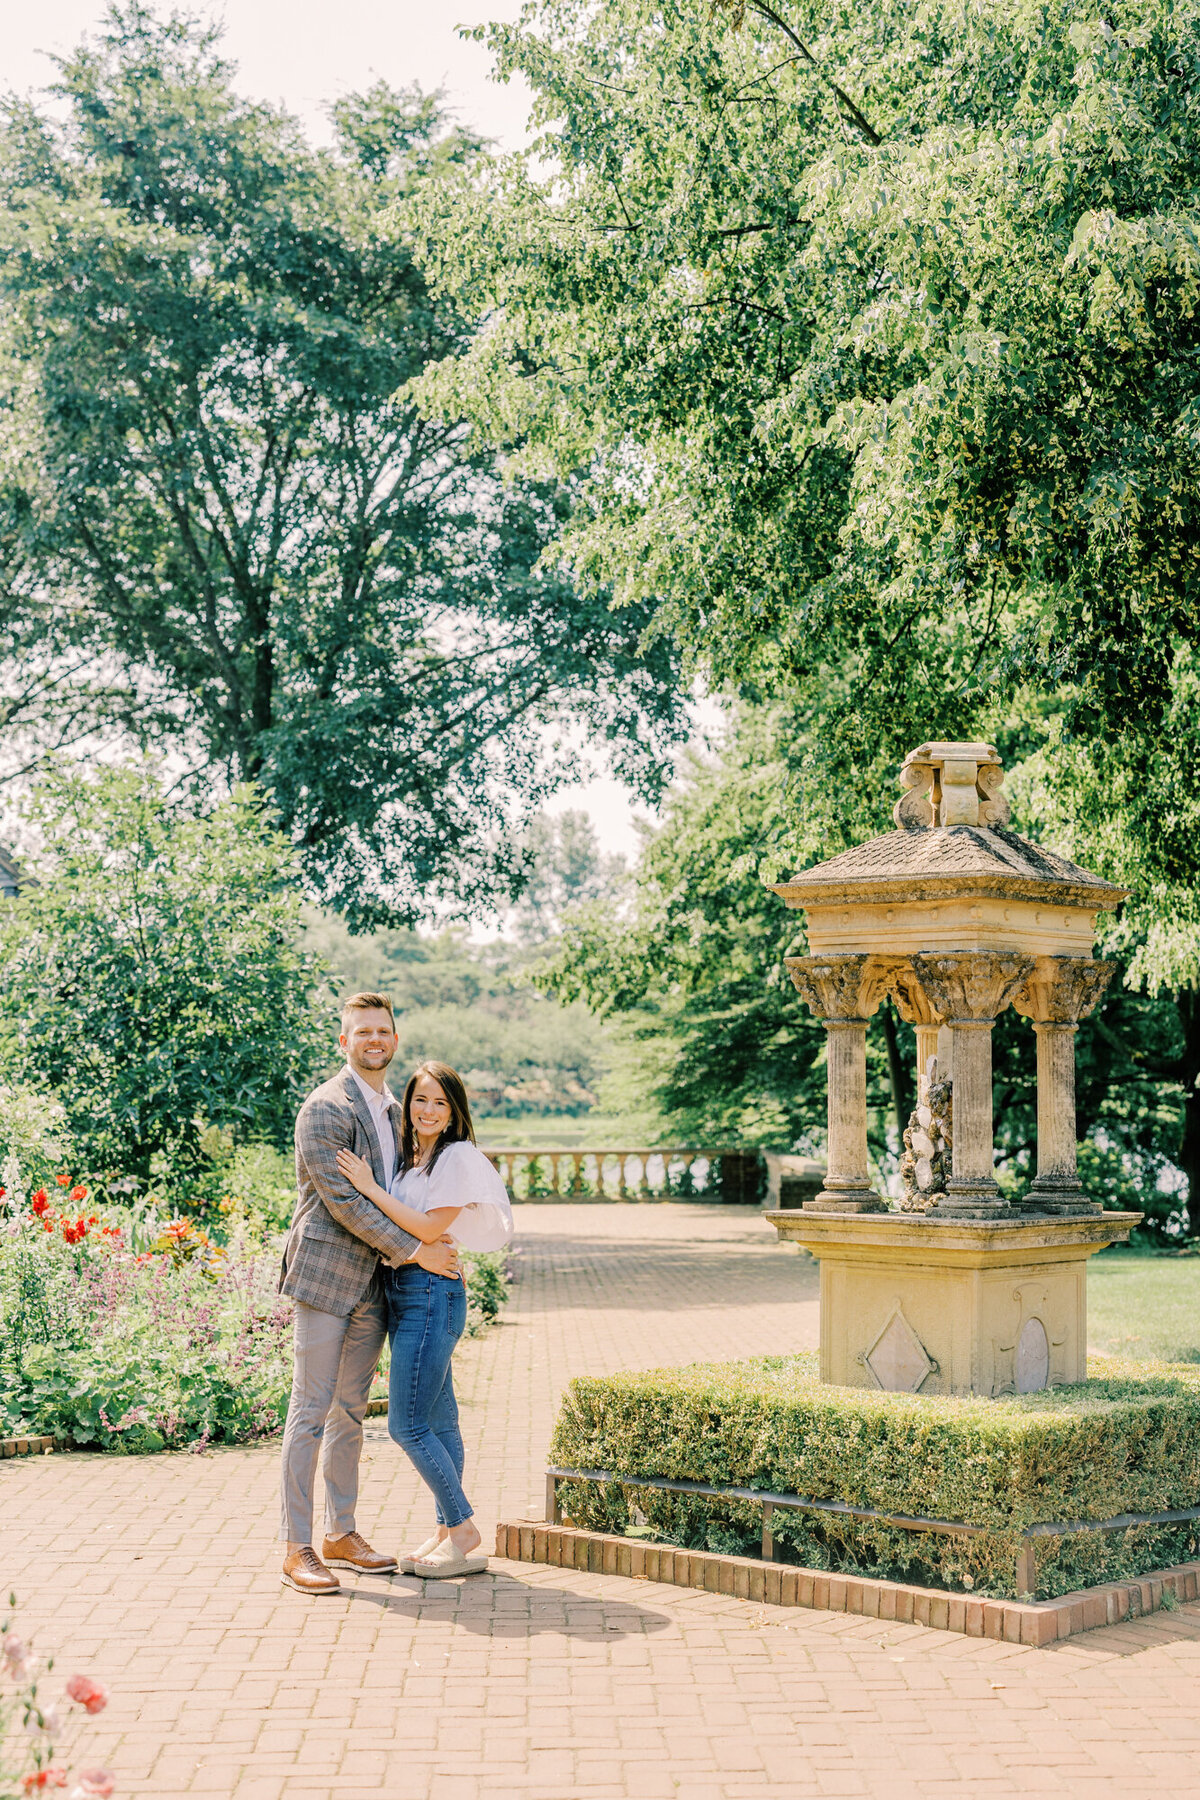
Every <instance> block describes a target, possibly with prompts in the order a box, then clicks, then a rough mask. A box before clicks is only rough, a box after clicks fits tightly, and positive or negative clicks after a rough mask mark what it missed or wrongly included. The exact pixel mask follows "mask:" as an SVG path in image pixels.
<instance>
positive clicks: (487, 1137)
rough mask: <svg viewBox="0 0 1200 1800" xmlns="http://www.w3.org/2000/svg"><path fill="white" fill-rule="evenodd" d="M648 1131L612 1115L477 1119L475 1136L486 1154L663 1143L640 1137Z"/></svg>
mask: <svg viewBox="0 0 1200 1800" xmlns="http://www.w3.org/2000/svg"><path fill="white" fill-rule="evenodd" d="M645 1130H646V1126H645V1124H639V1123H638V1122H637V1121H636V1120H633V1121H631V1120H629V1119H619V1118H614V1117H613V1116H612V1115H611V1114H609V1113H594V1112H592V1113H582V1114H580V1115H579V1116H578V1117H576V1118H568V1117H565V1116H561V1117H551V1118H544V1117H539V1116H537V1115H536V1114H535V1115H526V1116H525V1117H524V1118H520V1119H495V1118H488V1117H487V1115H486V1114H485V1115H483V1116H480V1115H479V1114H476V1117H475V1135H476V1137H477V1138H478V1139H479V1142H480V1144H481V1145H482V1146H483V1148H484V1149H485V1150H632V1149H638V1148H641V1149H645V1150H649V1149H650V1148H651V1147H652V1146H653V1145H654V1144H655V1143H661V1141H662V1139H661V1136H660V1135H656V1133H655V1132H651V1134H650V1135H649V1137H645V1136H643V1135H641V1134H642V1133H644V1132H645ZM668 1141H670V1140H668Z"/></svg>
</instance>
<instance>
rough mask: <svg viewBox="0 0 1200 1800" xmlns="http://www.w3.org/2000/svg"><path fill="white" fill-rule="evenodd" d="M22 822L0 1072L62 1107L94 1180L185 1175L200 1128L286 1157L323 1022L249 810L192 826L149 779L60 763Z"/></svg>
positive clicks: (319, 985)
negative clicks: (22, 874) (27, 861)
mask: <svg viewBox="0 0 1200 1800" xmlns="http://www.w3.org/2000/svg"><path fill="white" fill-rule="evenodd" d="M29 810H30V818H31V823H32V824H33V825H34V826H35V827H36V829H37V833H38V837H39V840H40V844H41V849H40V852H38V853H37V854H36V855H35V856H34V857H33V858H32V859H31V867H30V873H31V874H32V875H34V877H35V880H33V881H32V882H31V883H30V884H29V885H28V886H26V887H25V888H23V890H22V892H21V894H20V896H19V898H18V899H16V900H9V901H5V902H3V903H2V904H0V1035H2V1036H3V1037H4V1039H5V1054H6V1064H7V1066H8V1068H9V1070H10V1071H11V1072H12V1073H15V1074H17V1075H18V1076H20V1077H22V1078H24V1079H26V1080H27V1081H28V1082H29V1083H30V1085H31V1086H34V1087H36V1088H37V1089H38V1091H40V1092H42V1093H46V1092H51V1093H53V1094H55V1095H56V1096H57V1097H58V1098H59V1099H61V1101H62V1103H63V1105H64V1106H65V1108H66V1112H67V1118H68V1122H69V1125H70V1129H71V1135H72V1138H73V1139H74V1141H75V1142H76V1144H77V1145H78V1146H79V1148H80V1150H81V1152H82V1154H83V1155H84V1156H85V1157H86V1159H87V1163H88V1166H89V1167H90V1168H92V1169H95V1170H98V1171H99V1170H103V1171H107V1172H108V1173H110V1174H116V1175H119V1176H122V1177H128V1176H133V1177H135V1178H138V1179H140V1180H143V1181H145V1180H148V1179H149V1178H150V1177H151V1176H152V1175H159V1174H164V1173H166V1172H168V1171H170V1172H173V1173H175V1174H179V1173H181V1172H187V1171H191V1172H194V1171H195V1170H196V1169H197V1168H198V1167H202V1166H203V1165H204V1154H203V1145H204V1140H205V1133H206V1131H207V1130H208V1129H209V1127H211V1126H213V1125H215V1126H218V1127H221V1128H225V1129H227V1130H231V1131H232V1132H233V1133H235V1135H236V1136H237V1137H238V1138H240V1139H242V1140H250V1141H253V1140H255V1139H257V1140H262V1141H266V1142H270V1143H274V1144H276V1145H278V1146H279V1147H280V1148H281V1149H282V1148H284V1147H286V1146H287V1145H288V1144H290V1142H291V1137H292V1126H293V1123H294V1120H295V1113H296V1107H297V1106H298V1105H299V1103H300V1100H301V1099H302V1098H303V1096H304V1093H305V1091H306V1088H307V1087H309V1086H310V1085H311V1083H312V1078H313V1075H314V1072H316V1071H317V1070H319V1069H320V1068H321V1067H322V1066H323V1064H324V1063H325V1062H326V1061H327V1060H328V1057H329V1054H330V1049H331V1045H332V1039H333V1036H334V1029H333V1028H334V1025H335V1023H336V1015H335V1013H334V1010H333V1006H332V997H331V996H329V995H328V994H327V992H326V991H325V984H324V978H323V970H322V966H321V964H320V962H319V961H318V959H317V958H316V957H314V956H313V955H312V953H311V952H310V951H309V950H308V949H306V948H305V946H304V943H303V941H302V933H301V916H300V900H299V896H298V893H297V891H296V888H297V883H296V868H295V858H294V854H293V852H292V850H291V847H290V846H289V844H288V843H287V840H286V839H285V838H284V837H283V836H282V834H281V833H280V832H279V831H278V830H277V829H276V828H275V827H274V826H273V825H272V823H271V822H270V820H269V819H268V818H267V817H266V816H265V815H264V811H263V807H262V804H261V796H259V795H257V794H255V793H254V792H253V791H252V790H250V789H248V788H239V789H236V790H235V791H234V792H233V794H232V795H230V796H229V797H228V798H227V799H225V800H223V801H222V802H220V803H219V804H218V805H216V806H213V807H211V808H209V809H208V810H207V812H205V813H204V814H203V816H200V815H197V814H196V813H195V812H194V811H192V810H190V809H187V808H181V807H180V806H178V805H177V804H176V805H172V804H170V803H169V802H168V801H167V799H166V798H165V797H164V794H163V789H162V784H161V781H160V780H159V777H158V774H157V772H156V771H155V770H154V769H153V767H152V766H151V765H150V764H148V763H134V764H124V765H116V766H112V765H102V766H100V767H99V768H97V769H95V770H94V771H92V772H91V773H90V774H87V773H84V772H83V771H82V770H81V769H79V767H78V766H76V765H72V764H69V763H66V762H63V763H60V764H52V765H50V766H49V767H48V768H47V769H45V770H43V772H42V774H41V776H40V778H39V780H38V782H37V784H36V785H35V787H34V790H33V793H32V796H31V799H30V806H29ZM322 1001H324V1005H323V1006H321V1004H320V1002H322Z"/></svg>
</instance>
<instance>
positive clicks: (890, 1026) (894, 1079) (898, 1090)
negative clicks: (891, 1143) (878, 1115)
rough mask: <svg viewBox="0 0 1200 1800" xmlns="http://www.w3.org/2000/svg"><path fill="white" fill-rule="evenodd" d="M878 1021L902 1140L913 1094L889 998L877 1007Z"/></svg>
mask: <svg viewBox="0 0 1200 1800" xmlns="http://www.w3.org/2000/svg"><path fill="white" fill-rule="evenodd" d="M879 1023H880V1025H881V1026H882V1027H883V1041H884V1043H885V1044H886V1045H887V1059H888V1075H889V1077H890V1079H891V1084H892V1110H893V1112H894V1113H895V1115H896V1131H897V1133H898V1134H899V1137H900V1140H901V1142H903V1139H904V1128H905V1126H906V1125H907V1124H908V1120H909V1115H910V1113H911V1112H912V1109H913V1105H914V1101H915V1095H914V1093H913V1084H912V1069H911V1067H910V1066H909V1065H910V1061H911V1059H909V1058H906V1057H905V1055H904V1051H903V1049H902V1048H901V1045H900V1033H899V1032H898V1031H897V1029H896V1009H895V1007H894V1006H893V1005H892V1002H891V1001H890V1000H885V1001H884V1003H883V1005H882V1006H881V1007H880V1009H879Z"/></svg>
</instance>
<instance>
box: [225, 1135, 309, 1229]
mask: <svg viewBox="0 0 1200 1800" xmlns="http://www.w3.org/2000/svg"><path fill="white" fill-rule="evenodd" d="M222 1148H223V1147H222ZM214 1173H215V1175H216V1176H217V1178H218V1180H217V1185H218V1186H219V1187H220V1189H221V1194H220V1198H219V1199H218V1201H217V1213H218V1214H219V1215H220V1217H221V1218H222V1220H223V1221H224V1223H225V1226H226V1229H233V1230H238V1229H241V1230H244V1231H246V1232H248V1233H250V1234H251V1235H252V1236H257V1237H259V1238H264V1239H265V1238H270V1237H273V1236H275V1235H277V1234H278V1233H279V1232H283V1231H286V1230H287V1228H288V1226H289V1225H290V1224H291V1222H292V1213H293V1212H294V1211H295V1207H296V1161H295V1157H294V1156H293V1155H291V1154H287V1153H285V1152H284V1151H282V1150H277V1149H276V1148H275V1146H274V1145H273V1144H234V1145H233V1146H232V1147H231V1149H230V1151H229V1154H228V1156H227V1157H224V1156H223V1157H222V1161H221V1162H220V1163H219V1164H218V1165H217V1166H216V1168H215V1170H214Z"/></svg>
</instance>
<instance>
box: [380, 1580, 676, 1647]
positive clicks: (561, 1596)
mask: <svg viewBox="0 0 1200 1800" xmlns="http://www.w3.org/2000/svg"><path fill="white" fill-rule="evenodd" d="M432 1585H433V1584H431V1585H430V1587H429V1588H427V1589H426V1590H425V1591H424V1592H422V1588H421V1584H420V1583H419V1582H418V1581H417V1579H416V1577H415V1576H411V1577H410V1576H405V1575H400V1576H397V1577H396V1578H395V1579H394V1580H393V1581H392V1582H391V1584H390V1585H389V1586H388V1587H385V1588H376V1587H366V1586H357V1587H352V1588H351V1587H347V1588H346V1589H345V1594H346V1597H347V1599H349V1600H351V1601H354V1602H356V1603H358V1604H360V1605H365V1606H377V1607H379V1608H380V1609H381V1610H382V1611H383V1612H385V1613H396V1614H400V1615H401V1616H402V1617H404V1618H406V1619H412V1620H416V1621H418V1622H419V1621H420V1620H422V1619H428V1620H430V1621H431V1622H432V1621H433V1620H440V1621H446V1620H449V1621H450V1623H451V1624H453V1625H456V1626H458V1627H459V1628H460V1629H461V1630H463V1631H468V1632H471V1633H473V1634H474V1635H475V1636H476V1637H490V1638H507V1639H511V1640H515V1641H519V1640H521V1639H525V1638H531V1637H537V1636H539V1635H540V1634H541V1633H542V1632H548V1631H549V1632H556V1633H558V1634H559V1635H560V1636H562V1637H570V1638H582V1639H584V1640H588V1639H590V1640H591V1641H592V1642H593V1643H612V1642H613V1641H614V1640H615V1639H617V1638H622V1637H644V1636H645V1635H646V1634H647V1633H649V1632H657V1631H665V1630H666V1629H667V1627H668V1626H669V1625H670V1624H671V1620H670V1619H669V1618H668V1617H667V1616H666V1614H665V1613H658V1612H651V1611H650V1610H649V1608H648V1607H644V1606H638V1605H636V1604H635V1603H634V1602H633V1601H630V1600H618V1599H612V1600H593V1599H591V1598H589V1597H588V1596H586V1595H582V1594H577V1593H573V1592H572V1591H571V1590H570V1589H569V1588H555V1587H543V1586H541V1585H535V1584H533V1583H529V1584H526V1583H525V1582H523V1581H518V1580H516V1579H515V1578H514V1577H513V1576H511V1575H473V1576H471V1577H469V1578H468V1579H467V1580H465V1581H463V1582H462V1583H461V1584H459V1583H457V1582H439V1583H437V1586H439V1587H444V1588H445V1589H447V1590H448V1591H447V1592H446V1593H444V1594H435V1593H433V1592H432Z"/></svg>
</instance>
